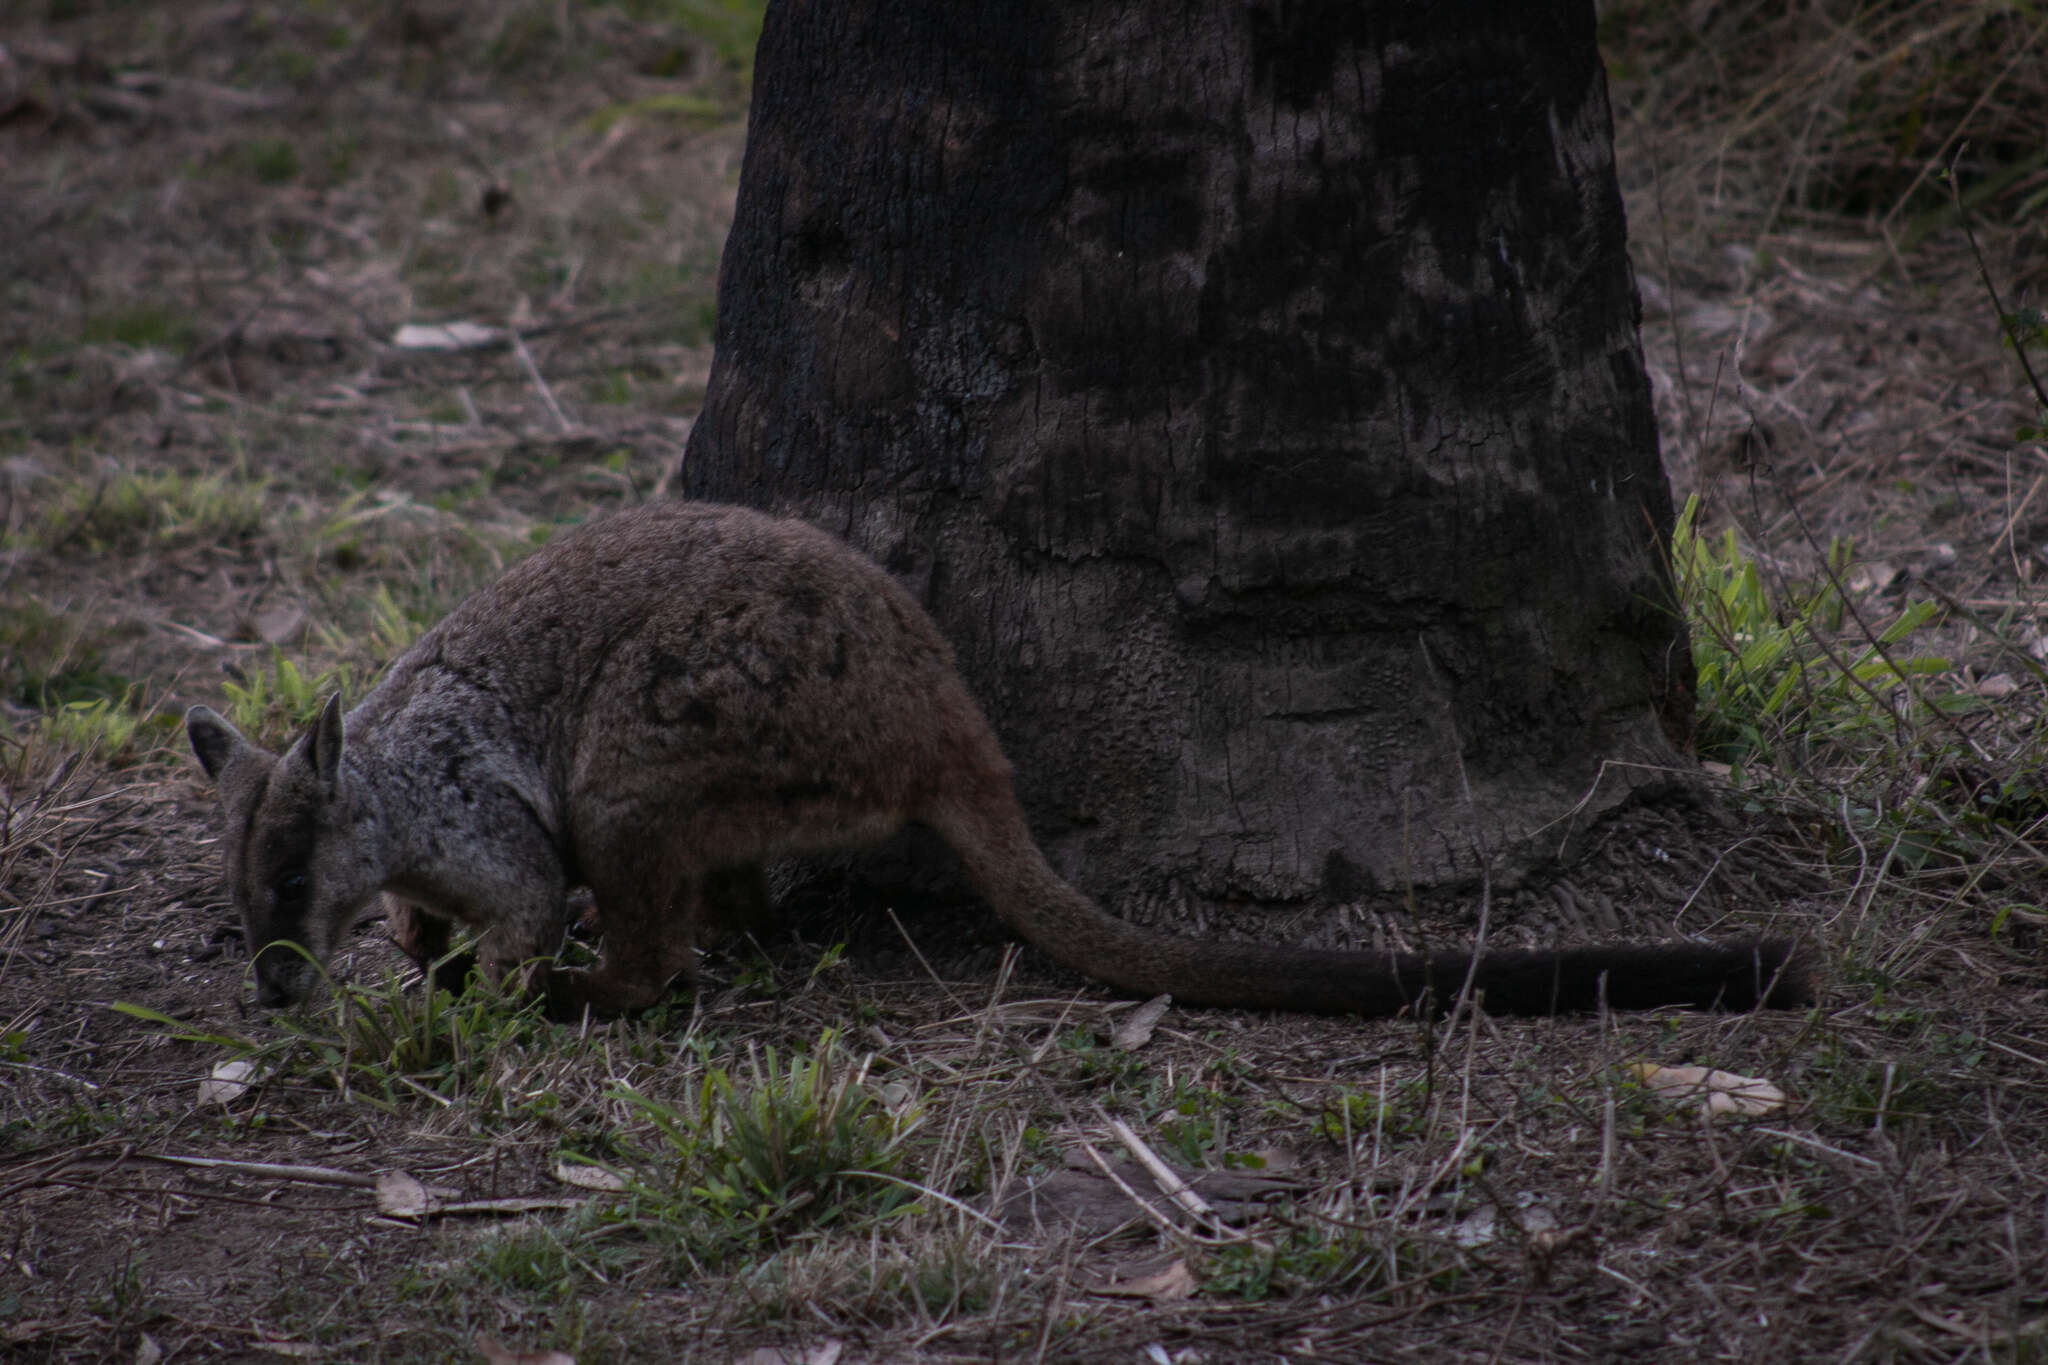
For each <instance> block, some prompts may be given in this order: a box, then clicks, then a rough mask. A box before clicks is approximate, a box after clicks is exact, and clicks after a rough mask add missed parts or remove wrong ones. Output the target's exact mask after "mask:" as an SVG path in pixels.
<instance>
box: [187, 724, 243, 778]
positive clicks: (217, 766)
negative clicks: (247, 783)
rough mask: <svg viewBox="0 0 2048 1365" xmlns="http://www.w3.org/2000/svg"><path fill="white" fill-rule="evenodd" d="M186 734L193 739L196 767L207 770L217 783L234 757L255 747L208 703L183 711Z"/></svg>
mask: <svg viewBox="0 0 2048 1365" xmlns="http://www.w3.org/2000/svg"><path fill="white" fill-rule="evenodd" d="M185 737H186V738H187V739H189V740H191V741H192V752H193V753H194V754H197V755H198V756H199V766H200V767H202V768H204V769H206V775H207V776H208V777H210V778H212V779H213V780H214V781H216V782H218V781H220V775H221V774H222V773H224V772H226V771H227V768H228V765H229V764H230V763H232V762H234V761H235V759H236V757H238V756H239V755H241V754H243V753H246V752H253V751H254V750H255V748H256V746H255V745H253V744H251V743H250V742H249V741H248V740H246V739H243V738H242V732H241V731H240V730H237V729H236V728H235V727H234V726H232V725H230V724H228V722H227V718H226V717H224V716H222V715H221V714H220V712H218V711H216V710H214V709H213V708H212V707H210V706H195V707H193V708H192V709H191V710H189V711H187V712H186V713H185Z"/></svg>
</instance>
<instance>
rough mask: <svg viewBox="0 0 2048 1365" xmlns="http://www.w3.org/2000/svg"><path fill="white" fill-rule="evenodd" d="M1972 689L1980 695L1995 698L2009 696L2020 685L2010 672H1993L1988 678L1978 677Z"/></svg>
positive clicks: (2017, 689)
mask: <svg viewBox="0 0 2048 1365" xmlns="http://www.w3.org/2000/svg"><path fill="white" fill-rule="evenodd" d="M1972 690H1973V691H1974V692H1976V694H1977V695H1978V696H1980V697H1990V698H1992V699H1993V700H1996V699H1997V698H1999V697H2009V696H2011V695H2012V694H2013V693H2015V692H2017V691H2019V690H2020V685H2019V682H2018V680H2017V679H2015V678H2014V677H2013V676H2012V674H2010V673H1993V674H1992V675H1991V676H1990V677H1988V678H1979V679H1978V680H1977V686H1976V687H1975V688H1973V689H1972Z"/></svg>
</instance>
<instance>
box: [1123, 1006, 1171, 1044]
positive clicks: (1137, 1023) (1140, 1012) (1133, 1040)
mask: <svg viewBox="0 0 2048 1365" xmlns="http://www.w3.org/2000/svg"><path fill="white" fill-rule="evenodd" d="M1172 1003H1173V997H1172V996H1170V995H1155V996H1153V997H1152V998H1151V999H1150V1000H1147V1001H1146V1002H1145V1003H1144V1004H1142V1005H1140V1006H1138V1007H1137V1008H1136V1009H1134V1010H1132V1011H1131V1012H1130V1013H1128V1014H1126V1015H1125V1016H1124V1017H1123V1018H1122V1019H1121V1020H1119V1021H1118V1023H1117V1026H1116V1031H1115V1032H1114V1033H1112V1034H1110V1037H1109V1045H1110V1046H1111V1047H1114V1048H1120V1049H1122V1050H1123V1051H1125V1052H1129V1051H1131V1050H1132V1049H1134V1048H1141V1047H1143V1046H1145V1044H1147V1043H1149V1042H1151V1041H1152V1030H1154V1029H1155V1028H1157V1027H1159V1017H1160V1016H1161V1015H1163V1014H1165V1013H1166V1009H1167V1006H1169V1005H1171V1004H1172Z"/></svg>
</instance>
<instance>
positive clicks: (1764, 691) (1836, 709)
mask: <svg viewBox="0 0 2048 1365" xmlns="http://www.w3.org/2000/svg"><path fill="white" fill-rule="evenodd" d="M1699 511H1700V505H1699V499H1698V497H1697V496H1694V497H1691V498H1688V499H1687V500H1686V503H1685V506H1684V507H1683V508H1682V509H1681V510H1680V512H1679V516H1678V525H1677V529H1676V530H1675V531H1674V532H1673V533H1672V560H1673V562H1674V564H1675V566H1676V576H1677V582H1678V596H1679V604H1680V608H1681V610H1683V612H1684V613H1685V617H1686V624H1687V626H1688V627H1689V628H1690V630H1691V633H1692V640H1693V662H1694V665H1695V667H1696V668H1697V669H1698V687H1699V711H1698V725H1699V748H1700V752H1701V754H1702V755H1703V756H1705V757H1708V758H1713V759H1718V760H1720V761H1722V762H1726V763H1737V764H1739V763H1749V762H1755V761H1762V762H1765V763H1769V762H1771V761H1772V760H1773V759H1780V760H1791V761H1794V762H1797V761H1800V760H1801V759H1802V758H1804V757H1806V756H1809V755H1812V754H1814V753H1815V751H1816V750H1821V749H1831V750H1834V751H1837V752H1841V751H1853V750H1855V749H1856V748H1857V747H1858V746H1859V744H1868V743H1872V742H1876V743H1882V741H1883V740H1884V739H1885V737H1887V736H1890V735H1893V734H1896V733H1897V732H1898V731H1899V730H1900V729H1901V728H1905V729H1912V730H1919V729H1921V728H1923V727H1924V726H1925V725H1926V723H1927V720H1928V718H1929V717H1930V716H1931V715H1932V714H1933V713H1934V712H1935V711H1936V710H1940V711H1942V712H1944V713H1947V714H1956V713H1959V712H1964V711H1967V710H1968V709H1969V708H1970V707H1973V706H1975V705H1977V704H1978V702H1977V700H1976V699H1975V698H1968V697H1962V698H1958V697H1954V696H1947V697H1943V696H1941V695H1939V694H1935V693H1931V692H1930V691H1929V690H1928V688H1927V687H1926V686H1925V684H1926V683H1928V682H1931V681H1933V680H1936V679H1939V678H1940V677H1941V676H1942V675H1943V674H1946V673H1947V672H1949V670H1950V667H1951V665H1950V661H1949V660H1948V659H1946V658H1943V657H1941V656H1939V655H1933V654H1917V653H1913V652H1911V650H1912V647H1913V641H1914V637H1915V636H1917V635H1920V634H1922V633H1924V632H1926V631H1927V630H1928V629H1929V628H1930V627H1932V626H1934V625H1936V624H1938V623H1939V621H1940V618H1941V614H1942V612H1941V608H1940V607H1939V606H1938V605H1937V604H1935V603H1933V602H1925V601H1907V602H1905V603H1904V604H1902V605H1901V606H1900V607H1899V608H1898V610H1897V611H1895V612H1890V613H1889V614H1888V615H1887V616H1886V617H1883V618H1880V619H1877V620H1868V621H1866V620H1865V619H1864V618H1863V617H1861V616H1857V617H1855V619H1853V620H1852V619H1851V613H1850V608H1849V604H1848V602H1847V600H1846V598H1845V597H1844V593H1843V586H1842V585H1843V584H1844V583H1845V582H1846V581H1847V580H1848V578H1849V576H1850V571H1851V552H1850V548H1849V546H1848V545H1846V544H1844V543H1842V542H1836V543H1834V544H1832V545H1830V546H1828V548H1827V554H1826V556H1825V561H1824V564H1823V567H1822V573H1821V576H1820V577H1819V579H1818V580H1817V581H1815V582H1811V583H1785V582H1782V581H1781V582H1780V583H1779V584H1777V585H1775V587H1773V586H1767V585H1766V582H1765V575H1764V574H1763V573H1762V572H1761V571H1760V570H1759V567H1758V565H1757V562H1756V560H1755V559H1754V558H1752V557H1750V556H1749V555H1747V554H1745V553H1743V551H1742V550H1741V548H1740V547H1739V546H1738V544H1737V542H1736V535H1735V530H1734V528H1733V527H1730V528H1727V529H1725V530H1723V531H1722V533H1721V534H1720V535H1719V536H1718V537H1714V536H1707V535H1704V534H1702V533H1701V532H1700V530H1699V526H1698V519H1699ZM1845 627H1854V628H1856V629H1861V630H1862V631H1864V632H1865V635H1864V638H1862V639H1857V638H1856V637H1855V630H1854V629H1845Z"/></svg>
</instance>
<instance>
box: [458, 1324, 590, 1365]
mask: <svg viewBox="0 0 2048 1365" xmlns="http://www.w3.org/2000/svg"><path fill="white" fill-rule="evenodd" d="M475 1342H476V1349H477V1351H478V1353H480V1354H481V1355H482V1356H483V1358H484V1359H485V1360H486V1361H487V1362H489V1365H576V1357H575V1356H572V1355H570V1354H569V1353H568V1352H567V1351H514V1350H512V1349H510V1348H509V1347H505V1346H500V1345H499V1344H498V1343H497V1342H496V1341H493V1340H492V1339H491V1338H489V1337H487V1336H485V1335H484V1334H483V1333H482V1332H478V1333H477V1334H476V1337H475Z"/></svg>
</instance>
